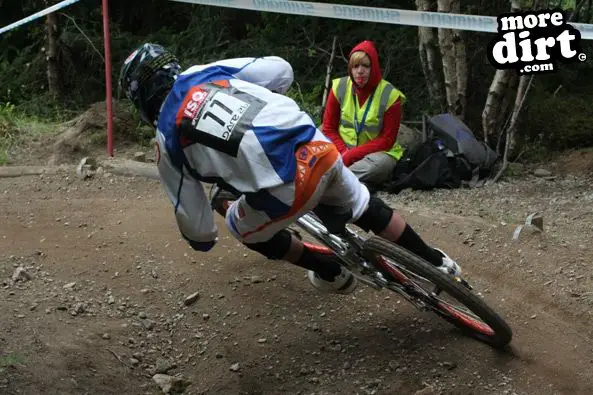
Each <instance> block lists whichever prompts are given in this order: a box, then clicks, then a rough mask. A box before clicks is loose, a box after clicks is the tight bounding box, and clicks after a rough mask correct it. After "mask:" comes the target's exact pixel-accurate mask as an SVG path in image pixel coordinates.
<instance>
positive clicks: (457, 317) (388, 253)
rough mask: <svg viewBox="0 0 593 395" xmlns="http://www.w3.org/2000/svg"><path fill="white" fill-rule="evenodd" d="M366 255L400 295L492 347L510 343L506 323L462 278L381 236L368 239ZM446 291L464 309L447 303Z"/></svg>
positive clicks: (364, 248)
mask: <svg viewBox="0 0 593 395" xmlns="http://www.w3.org/2000/svg"><path fill="white" fill-rule="evenodd" d="M363 255H364V256H365V257H366V258H367V259H369V260H371V261H373V262H374V263H375V265H376V266H377V267H378V268H380V270H381V271H382V272H384V273H385V274H387V276H388V278H389V281H390V283H391V284H393V285H394V287H395V288H397V291H398V292H399V293H402V292H403V293H405V294H406V295H407V296H408V297H410V301H412V302H416V303H415V304H417V305H422V306H424V307H425V308H427V309H429V310H431V311H433V312H434V313H436V314H437V315H439V316H440V317H441V318H443V319H445V320H447V321H448V322H450V323H452V324H453V325H455V326H456V327H458V328H460V329H461V330H462V331H463V332H465V333H467V334H468V335H470V336H472V337H474V338H476V339H477V340H480V341H482V342H484V343H486V344H489V345H490V346H492V347H495V348H502V347H505V346H506V345H507V344H508V343H510V341H511V339H512V331H511V328H510V327H509V326H508V324H507V323H506V322H505V320H504V319H503V318H502V317H501V316H500V315H498V313H496V312H495V311H494V310H493V309H492V308H491V307H490V306H488V305H487V304H486V302H485V301H484V300H483V299H482V298H480V297H479V296H477V295H475V294H474V293H472V292H471V290H470V289H469V288H468V287H467V286H466V285H464V284H463V281H462V280H461V279H460V278H458V277H452V276H450V275H447V274H445V273H443V272H441V271H440V270H438V269H437V268H436V267H435V266H434V265H431V264H430V263H429V262H427V261H425V260H424V259H422V258H420V257H418V256H416V255H415V254H413V253H411V252H409V251H407V250H406V249H404V248H402V247H400V246H398V245H396V244H394V243H392V242H390V241H388V240H385V239H383V238H381V237H378V236H373V237H371V238H369V239H368V240H366V242H365V244H364V246H363ZM443 292H445V293H446V294H448V295H450V296H451V297H453V298H454V299H455V300H456V302H457V303H458V304H460V305H461V306H457V305H454V304H453V303H451V302H449V301H446V300H445V299H444V298H443V296H442V294H443Z"/></svg>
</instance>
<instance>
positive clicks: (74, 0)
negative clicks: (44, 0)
mask: <svg viewBox="0 0 593 395" xmlns="http://www.w3.org/2000/svg"><path fill="white" fill-rule="evenodd" d="M79 1H80V0H65V1H62V2H61V3H58V4H54V5H52V6H51V7H48V8H46V9H44V10H42V11H39V12H36V13H35V14H33V15H29V16H28V17H26V18H23V19H21V20H20V21H17V22H14V23H11V24H10V25H8V26H4V27H3V28H2V29H0V34H2V33H5V32H7V31H9V30H12V29H14V28H16V27H19V26H21V25H24V24H25V23H29V22H31V21H34V20H35V19H37V18H41V17H42V16H45V15H47V14H51V13H52V12H55V11H57V10H59V9H62V8H64V7H68V6H69V5H72V4H74V3H78V2H79Z"/></svg>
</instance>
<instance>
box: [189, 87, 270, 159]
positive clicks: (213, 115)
mask: <svg viewBox="0 0 593 395" xmlns="http://www.w3.org/2000/svg"><path fill="white" fill-rule="evenodd" d="M265 104H266V103H265V102H264V101H262V100H260V99H258V98H256V97H254V96H252V95H250V94H248V93H246V92H242V91H239V90H238V89H235V88H233V87H222V86H218V85H214V84H205V85H200V86H197V87H194V88H193V89H192V90H191V91H190V92H189V93H188V95H187V97H186V99H185V100H184V107H183V112H182V120H181V125H180V131H181V136H182V138H183V139H184V140H185V141H186V142H187V143H190V144H191V143H198V144H202V145H205V146H207V147H210V148H212V149H215V150H217V151H220V152H224V153H226V154H228V155H231V156H233V157H236V156H237V153H238V151H239V145H240V144H241V140H242V139H243V136H244V134H245V132H246V131H247V130H249V129H250V128H251V127H252V126H251V123H252V121H253V119H254V118H255V116H256V115H257V114H258V113H259V112H260V111H261V109H262V108H263V106H265Z"/></svg>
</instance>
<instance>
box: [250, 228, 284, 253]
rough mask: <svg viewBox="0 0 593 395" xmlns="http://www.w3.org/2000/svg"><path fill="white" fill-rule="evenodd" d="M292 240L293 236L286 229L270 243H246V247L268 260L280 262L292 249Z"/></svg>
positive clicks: (277, 234)
mask: <svg viewBox="0 0 593 395" xmlns="http://www.w3.org/2000/svg"><path fill="white" fill-rule="evenodd" d="M291 240H292V234H291V233H290V232H289V231H287V230H286V229H283V230H281V231H280V232H278V233H276V234H275V235H274V237H272V238H271V239H270V240H268V241H262V242H260V243H244V245H245V246H246V247H247V248H249V249H250V250H253V251H256V252H259V253H260V254H262V255H263V256H265V257H266V258H268V259H274V260H278V259H282V258H283V257H284V256H285V255H286V253H287V252H288V250H289V249H290V242H291Z"/></svg>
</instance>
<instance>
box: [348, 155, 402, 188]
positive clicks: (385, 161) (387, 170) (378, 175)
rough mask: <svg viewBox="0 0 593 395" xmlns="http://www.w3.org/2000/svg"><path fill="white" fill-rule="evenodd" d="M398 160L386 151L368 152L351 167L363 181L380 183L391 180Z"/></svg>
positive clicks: (372, 183) (374, 183)
mask: <svg viewBox="0 0 593 395" xmlns="http://www.w3.org/2000/svg"><path fill="white" fill-rule="evenodd" d="M396 165H397V160H395V159H394V158H393V157H392V156H390V155H388V154H386V153H385V152H374V153H372V154H368V155H367V156H365V157H364V158H362V159H361V160H359V161H358V162H356V163H353V164H352V165H350V167H349V169H350V170H351V171H352V173H354V175H355V176H356V177H357V178H358V179H359V180H360V181H361V182H363V183H365V184H371V185H380V184H382V183H384V182H386V181H389V180H391V177H392V175H393V170H394V169H395V166H396Z"/></svg>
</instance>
